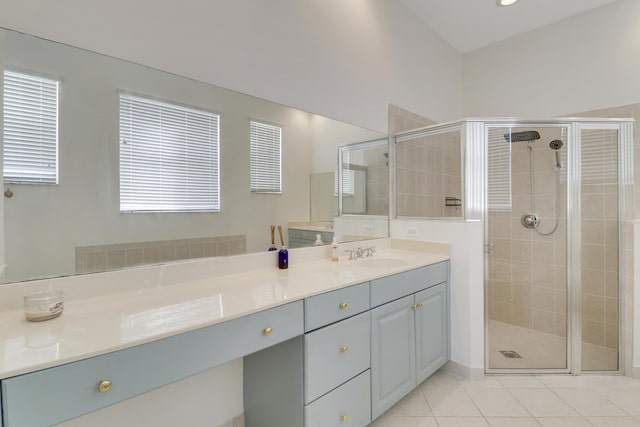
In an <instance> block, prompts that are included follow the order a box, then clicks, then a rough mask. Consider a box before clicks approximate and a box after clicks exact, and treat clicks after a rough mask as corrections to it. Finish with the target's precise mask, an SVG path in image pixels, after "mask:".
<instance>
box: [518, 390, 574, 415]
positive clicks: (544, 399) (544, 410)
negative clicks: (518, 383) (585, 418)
mask: <svg viewBox="0 0 640 427" xmlns="http://www.w3.org/2000/svg"><path fill="white" fill-rule="evenodd" d="M511 393H512V394H513V395H514V396H515V398H516V399H518V401H519V402H520V403H521V404H522V405H523V406H524V407H525V408H526V409H527V410H528V411H529V412H530V413H531V415H533V416H534V417H569V416H578V413H577V412H576V411H574V410H573V409H572V408H571V407H570V406H569V405H567V403H566V402H564V401H563V400H562V399H560V398H559V397H558V396H557V395H556V394H555V393H554V392H552V391H551V390H549V389H548V388H514V389H511Z"/></svg>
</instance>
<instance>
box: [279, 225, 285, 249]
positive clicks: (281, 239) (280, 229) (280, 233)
mask: <svg viewBox="0 0 640 427" xmlns="http://www.w3.org/2000/svg"><path fill="white" fill-rule="evenodd" d="M278 234H279V235H280V244H282V246H284V239H283V238H282V226H281V225H279V226H278Z"/></svg>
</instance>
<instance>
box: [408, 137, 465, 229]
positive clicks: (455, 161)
mask: <svg viewBox="0 0 640 427" xmlns="http://www.w3.org/2000/svg"><path fill="white" fill-rule="evenodd" d="M461 183H462V178H461V155H460V133H459V132H457V131H456V132H454V133H448V134H440V135H430V136H428V137H422V138H418V139H415V140H413V141H406V142H402V143H399V144H397V145H396V209H397V210H396V213H397V215H398V216H409V217H430V218H442V217H460V216H462V206H446V198H447V197H450V198H452V199H456V200H457V201H458V203H460V204H462V187H461Z"/></svg>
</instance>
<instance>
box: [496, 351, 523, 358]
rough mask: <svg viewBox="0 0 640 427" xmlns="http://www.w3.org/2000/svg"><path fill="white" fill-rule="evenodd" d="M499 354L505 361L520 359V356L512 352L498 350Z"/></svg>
mask: <svg viewBox="0 0 640 427" xmlns="http://www.w3.org/2000/svg"><path fill="white" fill-rule="evenodd" d="M500 353H501V354H502V355H503V356H504V357H506V358H507V359H522V356H520V355H519V354H518V353H517V352H515V351H513V350H500Z"/></svg>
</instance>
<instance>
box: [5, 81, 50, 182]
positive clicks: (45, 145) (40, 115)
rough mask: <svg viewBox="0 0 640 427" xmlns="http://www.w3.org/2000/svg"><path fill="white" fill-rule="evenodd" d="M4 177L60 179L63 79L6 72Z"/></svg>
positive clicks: (19, 180) (26, 179) (26, 180)
mask: <svg viewBox="0 0 640 427" xmlns="http://www.w3.org/2000/svg"><path fill="white" fill-rule="evenodd" d="M3 87H4V102H3V108H4V113H3V126H4V130H3V140H4V145H3V153H4V181H5V182H10V183H30V184H57V183H58V90H59V82H58V81H56V80H50V79H45V78H42V77H39V76H34V75H29V74H23V73H17V72H13V71H5V72H4V86H3Z"/></svg>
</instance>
